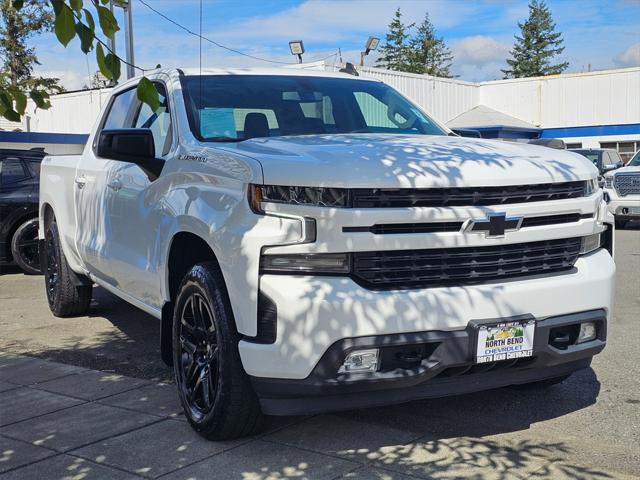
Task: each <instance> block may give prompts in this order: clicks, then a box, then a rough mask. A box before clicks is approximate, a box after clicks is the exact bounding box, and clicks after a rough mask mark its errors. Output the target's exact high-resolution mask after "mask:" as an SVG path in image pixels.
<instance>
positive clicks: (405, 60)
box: [376, 8, 414, 72]
mask: <svg viewBox="0 0 640 480" xmlns="http://www.w3.org/2000/svg"><path fill="white" fill-rule="evenodd" d="M413 26H414V24H413V23H412V24H411V25H405V24H404V23H402V13H401V12H400V8H398V9H397V10H396V13H395V15H394V17H393V20H391V23H389V32H388V33H387V36H386V38H385V44H384V45H383V46H382V48H381V49H380V57H379V58H378V60H376V67H382V68H387V69H389V70H397V71H401V72H406V71H408V70H407V69H408V68H409V64H410V60H409V30H410V29H411V28H413Z"/></svg>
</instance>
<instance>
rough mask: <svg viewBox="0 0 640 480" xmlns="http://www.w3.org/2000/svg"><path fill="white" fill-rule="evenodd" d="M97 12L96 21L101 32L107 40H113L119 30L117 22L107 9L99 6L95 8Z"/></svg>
mask: <svg viewBox="0 0 640 480" xmlns="http://www.w3.org/2000/svg"><path fill="white" fill-rule="evenodd" d="M96 9H97V10H98V20H99V22H100V28H101V29H102V32H103V33H104V34H105V35H106V36H107V37H109V38H113V35H114V34H115V33H116V32H117V31H118V30H120V27H118V22H117V21H116V19H115V17H114V16H113V13H111V11H110V10H109V9H108V8H107V7H102V6H100V5H97V6H96Z"/></svg>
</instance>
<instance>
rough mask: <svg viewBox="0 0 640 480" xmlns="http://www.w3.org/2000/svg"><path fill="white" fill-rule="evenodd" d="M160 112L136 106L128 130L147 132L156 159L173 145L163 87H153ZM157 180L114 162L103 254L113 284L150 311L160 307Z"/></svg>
mask: <svg viewBox="0 0 640 480" xmlns="http://www.w3.org/2000/svg"><path fill="white" fill-rule="evenodd" d="M156 88H157V89H158V93H159V94H160V102H161V106H160V109H159V110H157V111H156V112H153V111H152V110H151V108H150V107H149V106H148V105H147V104H143V103H141V102H137V104H136V107H135V109H134V115H133V117H132V119H131V124H130V125H128V126H127V127H129V128H144V129H149V130H151V133H152V134H153V139H154V145H155V156H156V158H165V157H166V156H167V155H168V153H169V151H170V149H171V145H172V140H173V135H172V122H171V120H172V119H171V113H170V111H169V103H168V100H167V95H166V91H165V87H164V86H163V85H162V84H161V83H156ZM158 181H159V180H157V179H153V178H152V179H150V178H149V175H148V174H147V173H145V171H144V170H143V169H142V168H140V167H139V166H138V165H135V164H133V163H127V162H126V161H122V162H116V163H115V164H114V165H113V166H112V168H110V171H109V179H108V184H107V187H108V188H107V191H106V193H105V195H106V210H105V214H106V217H107V221H108V222H109V225H110V227H111V232H112V234H111V237H110V242H109V246H108V250H107V255H108V257H109V261H110V264H111V275H112V280H113V282H114V285H115V286H116V287H117V288H118V289H120V290H122V291H123V292H125V293H126V294H128V295H131V296H132V297H134V298H135V299H137V300H139V301H141V302H143V303H144V304H146V305H149V306H151V307H153V308H160V307H161V306H162V305H161V301H162V298H161V295H160V284H161V282H160V280H161V279H160V276H159V275H158V265H157V263H156V262H157V260H158V259H159V257H160V256H159V254H158V253H159V252H157V249H158V248H159V247H160V245H161V242H160V241H159V238H160V228H161V221H162V218H163V210H162V208H163V207H162V205H163V203H162V201H163V197H162V189H161V187H160V186H159V185H158V183H157V182H158Z"/></svg>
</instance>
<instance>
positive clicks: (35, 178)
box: [0, 149, 46, 274]
mask: <svg viewBox="0 0 640 480" xmlns="http://www.w3.org/2000/svg"><path fill="white" fill-rule="evenodd" d="M45 155H46V153H45V152H44V151H43V150H40V149H38V150H14V149H0V265H6V264H9V263H15V264H16V265H18V266H19V267H20V268H21V269H22V270H24V271H25V272H26V273H29V274H38V273H40V263H39V258H38V190H39V179H40V163H41V162H42V159H43V158H44V156H45Z"/></svg>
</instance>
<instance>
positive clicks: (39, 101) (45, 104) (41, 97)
mask: <svg viewBox="0 0 640 480" xmlns="http://www.w3.org/2000/svg"><path fill="white" fill-rule="evenodd" d="M29 96H30V97H31V100H33V103H35V104H36V106H37V107H38V108H42V109H43V110H47V109H48V108H50V107H51V102H49V100H48V98H49V94H48V93H47V92H45V91H42V90H31V92H29Z"/></svg>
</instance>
